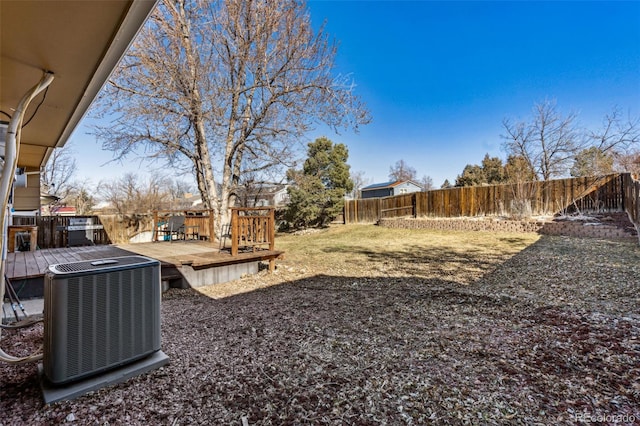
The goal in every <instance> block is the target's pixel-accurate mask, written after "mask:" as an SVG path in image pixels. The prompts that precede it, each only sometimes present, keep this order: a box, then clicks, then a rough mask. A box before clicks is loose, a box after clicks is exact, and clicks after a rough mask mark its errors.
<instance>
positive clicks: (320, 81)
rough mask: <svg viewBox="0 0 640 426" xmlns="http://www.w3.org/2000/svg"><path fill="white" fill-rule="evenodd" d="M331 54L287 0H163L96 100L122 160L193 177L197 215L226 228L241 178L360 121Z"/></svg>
mask: <svg viewBox="0 0 640 426" xmlns="http://www.w3.org/2000/svg"><path fill="white" fill-rule="evenodd" d="M335 53H336V46H335V44H333V43H330V42H329V40H328V36H327V35H326V34H325V32H324V30H323V29H320V30H319V31H318V32H314V31H313V29H312V27H311V22H310V17H309V15H308V12H307V10H306V7H305V5H304V3H302V2H299V1H296V0H283V1H274V2H271V1H265V0H251V1H248V0H226V1H196V0H163V1H162V2H161V3H160V4H159V5H158V7H157V9H156V11H155V12H154V13H153V15H152V16H151V18H150V20H149V22H148V25H147V26H146V27H145V28H144V29H143V31H142V32H141V34H140V35H139V37H138V38H137V41H136V42H135V44H134V46H133V48H132V49H131V50H130V52H129V53H128V54H127V55H126V57H125V58H124V60H123V62H122V64H121V66H120V67H119V68H118V69H117V71H116V72H115V74H114V76H113V77H112V79H111V81H110V85H108V87H107V89H106V90H105V91H104V92H103V95H102V97H101V102H100V103H99V104H98V105H99V106H98V112H99V114H98V115H100V114H103V113H104V114H110V115H111V116H113V114H116V118H115V121H113V122H111V123H110V124H109V126H107V127H103V128H97V129H96V134H97V136H98V137H99V139H100V140H101V141H102V142H103V147H105V148H106V149H110V150H114V151H115V152H117V154H118V156H120V157H122V156H125V155H127V154H129V153H132V152H135V150H136V149H140V148H143V149H144V151H145V155H146V156H149V157H150V158H155V159H159V160H161V161H166V162H167V163H168V164H170V165H171V166H172V167H175V168H177V169H179V170H182V171H184V170H190V172H191V173H193V175H194V176H195V180H196V183H197V186H198V190H199V192H200V195H201V197H202V201H203V207H205V208H212V209H214V211H215V214H216V215H217V220H216V223H217V224H218V225H219V226H222V225H223V224H224V223H227V222H228V221H229V210H228V208H229V207H230V206H233V205H234V204H235V198H236V195H235V194H236V192H237V188H238V186H239V185H240V183H241V179H242V176H243V175H245V174H247V173H260V172H262V171H265V170H269V169H272V168H274V167H275V168H278V167H279V168H281V169H282V170H284V169H286V168H289V167H291V166H292V164H291V162H292V160H293V159H294V157H295V154H296V149H297V148H298V147H299V141H300V140H301V139H302V138H303V136H304V135H305V134H306V132H307V131H308V130H310V129H312V128H313V126H314V125H315V123H317V122H322V123H325V124H328V125H329V126H330V127H332V128H334V129H336V130H337V129H338V128H355V129H357V127H358V126H359V125H361V124H365V123H367V122H368V121H369V113H368V111H367V110H366V108H365V107H364V106H363V105H362V103H361V102H360V100H359V99H358V98H357V97H356V96H355V95H354V85H353V83H352V81H351V79H350V78H349V77H346V76H335V75H334V74H333V65H334V57H335Z"/></svg>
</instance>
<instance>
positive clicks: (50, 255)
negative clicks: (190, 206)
mask: <svg viewBox="0 0 640 426" xmlns="http://www.w3.org/2000/svg"><path fill="white" fill-rule="evenodd" d="M282 253H283V252H281V251H269V250H259V251H256V252H252V251H250V252H246V253H240V254H238V255H237V256H231V254H230V253H229V252H228V251H220V250H219V248H218V245H217V244H211V243H208V242H203V241H186V242H182V241H180V242H176V241H173V242H165V241H162V242H154V243H137V244H118V245H104V246H87V247H70V248H57V249H43V250H36V251H33V252H15V253H7V265H6V273H7V276H8V277H9V279H23V278H36V277H41V276H43V275H44V274H45V273H46V271H47V269H48V267H49V265H53V264H57V263H70V262H78V261H83V260H93V259H101V258H109V257H120V256H130V255H134V254H138V255H141V256H146V257H150V258H153V259H157V260H158V261H160V262H161V264H162V266H164V267H175V268H181V267H182V266H183V265H189V266H191V267H193V268H194V269H204V268H209V267H216V266H222V265H231V264H234V263H243V262H250V261H257V260H269V259H275V258H277V257H279V256H280V255H282Z"/></svg>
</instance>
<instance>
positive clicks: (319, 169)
mask: <svg viewBox="0 0 640 426" xmlns="http://www.w3.org/2000/svg"><path fill="white" fill-rule="evenodd" d="M307 157H308V158H307V159H306V160H305V162H304V165H303V168H302V170H289V172H288V173H287V178H288V180H289V181H290V182H291V183H292V184H293V185H292V186H290V187H289V189H288V192H289V198H290V202H289V207H288V209H287V212H286V215H285V217H286V220H287V221H288V222H289V223H290V224H291V225H292V226H293V227H294V228H306V227H309V226H326V225H328V224H329V223H330V222H331V221H332V220H333V219H335V217H336V216H338V214H340V212H341V211H342V207H343V205H344V196H345V194H347V193H349V192H350V191H351V190H353V181H352V180H351V177H350V176H349V165H348V164H347V159H348V157H349V151H348V150H347V147H346V146H345V145H344V144H334V143H333V142H331V140H329V139H327V138H325V137H322V138H318V139H316V140H315V141H314V142H311V143H310V144H309V145H308V149H307Z"/></svg>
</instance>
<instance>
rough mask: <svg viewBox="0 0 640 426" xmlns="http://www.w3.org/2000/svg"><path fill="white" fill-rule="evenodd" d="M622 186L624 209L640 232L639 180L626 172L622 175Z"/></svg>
mask: <svg viewBox="0 0 640 426" xmlns="http://www.w3.org/2000/svg"><path fill="white" fill-rule="evenodd" d="M639 177H640V176H639ZM622 187H623V189H624V210H625V211H626V212H627V214H628V215H629V219H631V221H632V222H633V223H634V224H635V226H636V229H637V230H638V234H640V180H636V179H634V178H633V176H631V175H630V174H628V173H627V174H625V175H623V176H622Z"/></svg>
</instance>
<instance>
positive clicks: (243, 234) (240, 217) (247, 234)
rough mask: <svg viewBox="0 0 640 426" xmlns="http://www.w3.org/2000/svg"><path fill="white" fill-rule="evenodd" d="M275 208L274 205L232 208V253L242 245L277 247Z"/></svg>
mask: <svg viewBox="0 0 640 426" xmlns="http://www.w3.org/2000/svg"><path fill="white" fill-rule="evenodd" d="M275 223H276V221H275V209H274V208H273V207H253V208H249V207H242V208H241V207H234V208H232V209H231V255H232V256H237V255H238V252H239V250H240V248H241V247H244V248H246V247H250V248H251V249H252V250H254V251H255V250H256V248H259V247H260V246H262V247H263V248H268V249H269V250H274V249H275V236H276V226H275Z"/></svg>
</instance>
